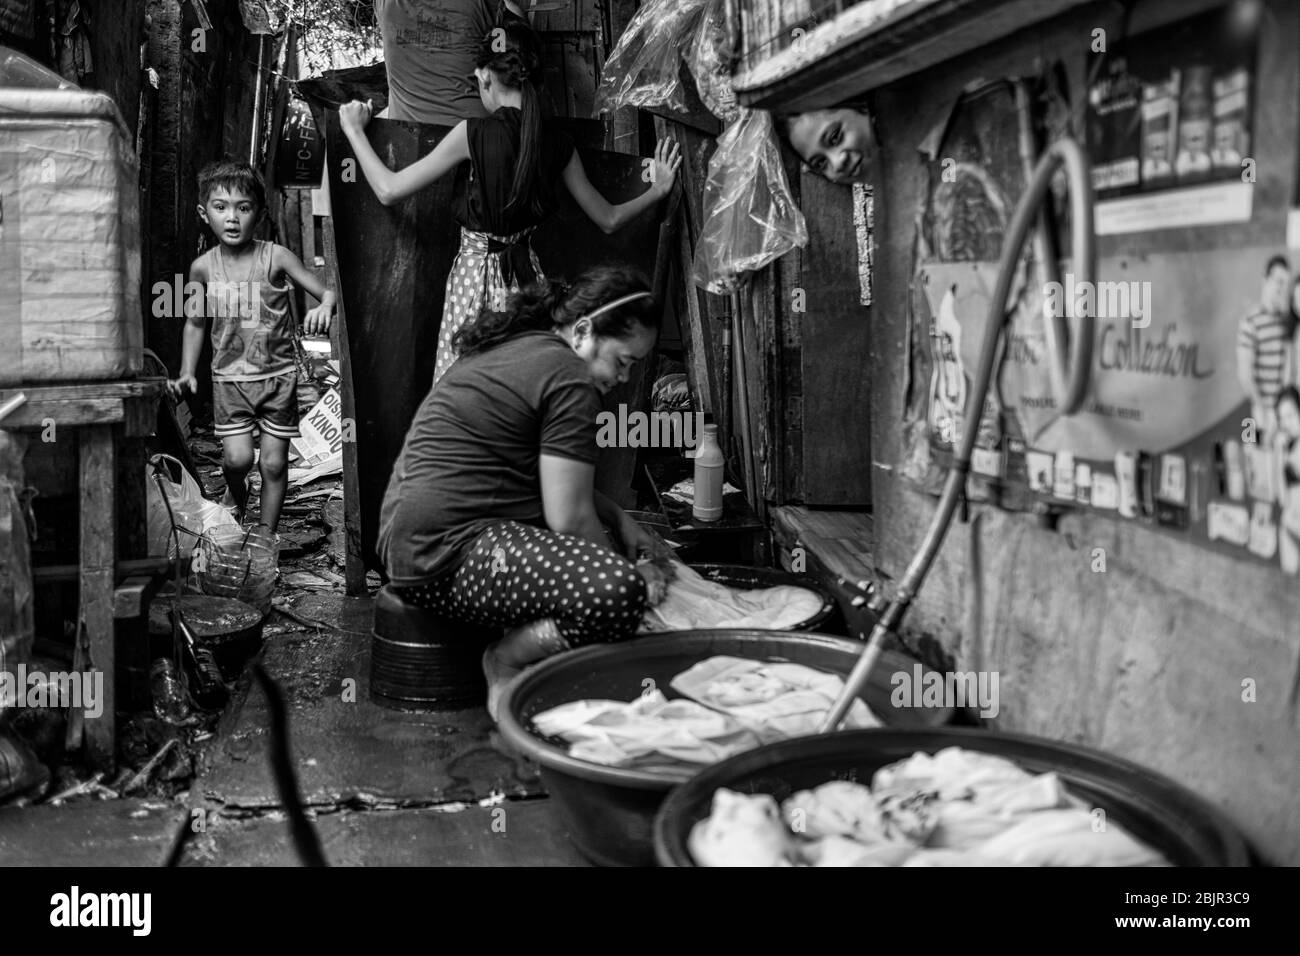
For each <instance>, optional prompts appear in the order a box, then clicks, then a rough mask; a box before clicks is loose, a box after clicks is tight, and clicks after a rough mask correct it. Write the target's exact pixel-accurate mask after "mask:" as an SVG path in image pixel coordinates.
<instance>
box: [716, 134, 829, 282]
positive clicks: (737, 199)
mask: <svg viewBox="0 0 1300 956" xmlns="http://www.w3.org/2000/svg"><path fill="white" fill-rule="evenodd" d="M807 244H808V227H807V225H806V224H805V223H804V218H803V213H802V212H800V211H799V207H798V206H797V205H795V201H794V197H793V196H792V195H791V194H790V186H789V183H787V182H786V178H785V167H784V166H783V165H782V163H781V151H780V148H779V147H778V146H777V144H776V137H775V135H774V134H773V131H772V117H771V116H770V114H768V113H767V112H766V111H764V110H745V109H742V110H741V111H740V118H739V119H738V120H736V122H735V123H733V124H732V125H731V126H729V127H728V128H727V130H726V131H725V132H724V133H723V134H722V135H721V136H720V137H718V148H717V149H716V150H715V151H714V153H713V158H712V159H710V160H709V178H708V181H707V182H706V183H705V184H704V228H703V230H701V232H700V239H699V242H698V243H697V244H696V247H695V267H694V269H693V270H692V278H693V279H694V281H695V284H696V285H698V286H701V287H702V288H704V289H707V290H708V291H710V292H717V293H728V292H731V291H733V290H734V289H735V287H736V281H737V278H738V277H739V275H740V273H742V272H751V271H753V270H755V269H761V268H763V266H765V265H767V264H768V263H769V262H772V261H773V260H775V259H779V258H780V257H781V256H783V255H785V254H786V253H787V252H789V251H790V250H791V249H794V248H795V247H797V246H805V245H807Z"/></svg>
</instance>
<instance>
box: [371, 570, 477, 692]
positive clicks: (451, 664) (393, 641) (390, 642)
mask: <svg viewBox="0 0 1300 956" xmlns="http://www.w3.org/2000/svg"><path fill="white" fill-rule="evenodd" d="M500 636H501V634H500V632H499V631H492V630H487V629H485V628H480V627H474V626H473V625H470V624H464V623H462V622H460V621H451V620H448V619H447V618H445V617H440V616H438V615H437V614H434V613H433V612H432V611H426V610H425V609H424V608H420V607H416V606H415V605H413V604H407V603H406V602H405V601H403V600H402V599H401V598H399V597H398V596H397V595H396V594H394V593H393V592H392V590H390V589H389V588H387V587H384V588H380V590H379V593H378V594H376V595H375V622H374V629H373V630H372V631H371V641H370V699H371V700H372V701H373V702H374V703H376V704H379V705H380V706H381V707H389V708H392V709H394V710H462V709H464V708H467V707H482V706H483V705H484V704H486V702H487V681H486V680H485V679H484V677H483V651H484V650H485V649H486V648H487V646H488V645H489V644H491V643H492V642H493V641H495V640H497V639H498V638H499V637H500Z"/></svg>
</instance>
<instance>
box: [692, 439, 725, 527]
mask: <svg viewBox="0 0 1300 956" xmlns="http://www.w3.org/2000/svg"><path fill="white" fill-rule="evenodd" d="M724 462H725V459H724V458H723V457H722V448H721V447H720V446H719V445H718V426H717V425H705V426H704V434H703V436H701V438H700V447H699V448H697V449H696V450H695V482H694V484H695V502H694V504H693V505H692V506H691V516H692V517H693V518H695V519H696V520H698V521H717V520H718V519H719V518H721V517H722V479H723V464H724Z"/></svg>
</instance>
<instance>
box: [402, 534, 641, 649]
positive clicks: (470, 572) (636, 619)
mask: <svg viewBox="0 0 1300 956" xmlns="http://www.w3.org/2000/svg"><path fill="white" fill-rule="evenodd" d="M393 590H394V591H396V592H397V595H398V596H399V597H400V598H401V599H402V600H404V601H407V602H408V603H411V604H415V605H417V606H419V607H423V608H428V609H429V610H431V611H433V612H435V613H437V614H441V615H443V616H444V617H449V618H452V619H453V620H460V621H466V622H467V623H470V624H476V625H479V626H483V627H504V628H510V627H516V626H518V625H520V624H529V623H531V622H533V621H539V620H542V619H544V618H551V619H552V620H554V621H555V623H556V625H557V627H558V628H559V631H560V636H561V637H563V638H564V639H565V641H567V642H568V644H569V646H570V647H578V646H580V645H583V644H594V643H598V642H601V641H618V640H623V639H624V638H628V637H631V636H633V635H634V634H635V633H636V629H637V625H638V624H639V623H640V622H641V615H642V614H643V613H644V612H645V608H646V586H645V579H644V578H642V577H641V575H640V574H638V573H637V571H636V568H635V566H634V565H633V564H632V562H631V561H628V560H627V559H626V558H624V557H622V556H621V555H619V554H617V553H615V552H614V551H611V550H609V549H608V548H602V547H598V546H597V545H595V544H592V543H591V542H590V541H588V540H587V539H586V538H579V537H576V536H574V535H571V534H559V533H557V532H555V531H548V530H546V529H544V528H535V527H533V526H532V525H526V524H520V523H518V522H515V521H503V522H501V523H500V524H496V525H493V526H492V527H490V528H488V529H487V530H486V531H484V532H483V533H482V534H481V535H479V536H478V538H477V539H476V540H475V541H474V545H473V547H472V548H470V551H469V554H468V555H467V556H466V558H465V561H464V563H463V564H461V566H460V568H459V569H458V570H457V571H456V572H455V573H454V574H450V575H447V576H445V577H443V578H442V579H441V580H439V581H437V582H435V583H433V584H425V585H418V586H415V587H394V589H393Z"/></svg>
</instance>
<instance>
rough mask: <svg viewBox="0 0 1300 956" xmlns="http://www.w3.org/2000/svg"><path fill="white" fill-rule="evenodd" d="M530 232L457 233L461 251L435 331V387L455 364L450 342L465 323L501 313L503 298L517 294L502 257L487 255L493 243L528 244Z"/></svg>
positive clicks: (541, 279)
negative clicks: (484, 314) (485, 311)
mask: <svg viewBox="0 0 1300 956" xmlns="http://www.w3.org/2000/svg"><path fill="white" fill-rule="evenodd" d="M530 232H532V230H531V229H525V230H524V231H523V232H517V233H515V234H514V235H513V236H492V235H489V234H488V233H486V232H475V231H474V230H473V229H466V228H464V227H462V228H461V230H460V251H459V252H457V253H456V261H455V262H453V263H452V265H451V274H450V275H448V276H447V291H446V293H445V297H444V299H443V303H442V324H441V325H440V326H439V327H438V352H437V355H436V356H435V358H434V367H433V381H434V383H435V384H436V383H437V381H438V379H440V378H442V376H443V373H444V372H446V371H447V369H449V368H451V364H452V363H453V362H454V361H456V350H455V349H453V348H452V344H451V343H452V338H453V337H454V336H455V335H456V333H457V332H458V331H460V329H461V327H462V326H464V325H465V323H466V322H470V321H472V320H474V319H476V318H478V314H479V312H481V311H482V310H483V309H488V310H489V311H500V310H501V309H504V308H505V301H506V297H507V296H509V295H510V293H511V292H518V291H519V286H518V284H517V283H515V284H508V283H507V282H506V280H505V276H504V274H503V272H502V270H501V253H493V252H489V251H488V249H489V247H490V245H491V243H492V242H493V241H496V242H499V243H503V244H505V245H510V244H512V243H515V242H519V241H521V240H522V241H524V242H527V241H528V240H527V237H528V234H529V233H530ZM528 256H529V259H530V261H531V262H532V264H533V271H534V272H535V273H536V274H537V281H538V282H544V281H545V280H546V276H545V275H543V274H542V264H541V263H540V262H538V261H537V253H536V252H534V251H533V249H532V246H529V247H528Z"/></svg>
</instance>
